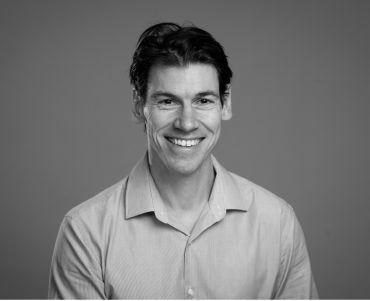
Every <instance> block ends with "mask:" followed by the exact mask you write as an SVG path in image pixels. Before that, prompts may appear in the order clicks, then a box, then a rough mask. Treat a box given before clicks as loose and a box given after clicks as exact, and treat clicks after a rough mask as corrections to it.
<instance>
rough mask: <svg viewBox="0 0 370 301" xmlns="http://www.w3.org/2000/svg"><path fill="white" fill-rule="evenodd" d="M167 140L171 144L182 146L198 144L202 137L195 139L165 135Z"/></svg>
mask: <svg viewBox="0 0 370 301" xmlns="http://www.w3.org/2000/svg"><path fill="white" fill-rule="evenodd" d="M166 139H167V140H168V141H170V142H171V143H172V144H175V145H178V146H182V147H192V146H195V145H198V144H199V143H200V142H201V141H202V140H203V139H204V138H196V139H180V138H173V137H166Z"/></svg>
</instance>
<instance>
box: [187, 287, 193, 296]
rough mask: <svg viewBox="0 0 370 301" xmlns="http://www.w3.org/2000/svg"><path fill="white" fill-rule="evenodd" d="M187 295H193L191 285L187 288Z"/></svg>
mask: <svg viewBox="0 0 370 301" xmlns="http://www.w3.org/2000/svg"><path fill="white" fill-rule="evenodd" d="M188 295H189V296H190V297H193V296H194V291H193V289H192V288H191V287H189V289H188Z"/></svg>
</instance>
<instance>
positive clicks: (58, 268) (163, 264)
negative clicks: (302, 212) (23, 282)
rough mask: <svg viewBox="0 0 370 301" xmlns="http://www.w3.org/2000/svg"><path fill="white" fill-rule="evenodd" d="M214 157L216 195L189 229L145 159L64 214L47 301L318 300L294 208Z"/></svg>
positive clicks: (214, 188)
mask: <svg viewBox="0 0 370 301" xmlns="http://www.w3.org/2000/svg"><path fill="white" fill-rule="evenodd" d="M212 162H213V167H214V170H215V173H216V177H215V181H214V184H213V188H212V192H211V196H210V199H209V201H208V204H207V206H205V207H204V208H203V211H202V213H201V215H200V217H199V219H198V221H197V222H196V224H195V226H194V228H193V230H192V231H191V233H190V232H189V231H188V229H187V228H186V227H184V226H183V225H182V224H181V223H179V222H178V221H177V220H176V219H175V218H173V217H172V216H171V215H170V214H167V212H166V210H165V206H164V204H163V200H162V199H161V197H160V195H159V192H158V190H157V188H156V186H155V184H154V181H153V179H152V177H151V175H150V172H149V168H148V163H147V157H146V156H144V157H143V159H142V160H141V161H139V163H138V164H137V165H136V166H135V168H134V169H133V170H132V171H131V173H130V174H129V176H128V177H126V178H124V179H123V180H122V181H120V182H119V183H117V184H115V185H113V186H112V187H110V188H108V189H106V190H104V191H103V192H101V193H99V194H98V195H96V196H95V197H93V198H91V199H90V200H88V201H86V202H84V203H82V204H80V205H79V206H77V207H75V208H73V209H72V210H71V211H70V212H69V213H67V215H66V216H65V217H64V219H63V222H62V224H61V227H60V230H59V233H58V237H57V241H56V244H55V249H54V254H53V258H52V264H51V273H50V281H49V298H64V299H80V298H87V299H116V298H118V299H193V298H196V299H219V298H221V299H271V298H284V299H301V298H303V299H310V298H315V299H316V298H318V295H317V290H316V286H315V283H314V280H313V276H312V272H311V265H310V259H309V255H308V252H307V248H306V243H305V239H304V235H303V232H302V229H301V227H300V225H299V223H298V220H297V218H296V216H295V214H294V212H293V210H292V208H291V206H290V205H288V204H287V203H286V202H285V201H284V200H282V199H280V198H279V197H277V196H275V195H274V194H272V193H270V192H268V191H267V190H265V189H263V188H261V187H259V186H257V185H256V184H253V183H251V182H250V181H248V180H246V179H244V178H242V177H239V176H237V175H235V174H233V173H231V172H229V171H227V170H225V169H224V168H223V167H222V166H221V165H220V164H219V163H218V162H217V160H216V159H215V158H214V157H212Z"/></svg>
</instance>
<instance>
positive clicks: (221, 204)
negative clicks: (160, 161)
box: [125, 155, 253, 219]
mask: <svg viewBox="0 0 370 301" xmlns="http://www.w3.org/2000/svg"><path fill="white" fill-rule="evenodd" d="M211 157H212V163H213V167H214V169H215V171H216V177H215V182H214V184H213V188H212V192H211V196H210V200H209V206H210V208H211V210H212V211H214V212H217V213H218V214H219V213H220V211H223V212H225V211H226V210H241V211H247V210H248V208H249V206H250V205H251V203H252V201H253V190H252V187H251V186H250V185H248V182H247V181H245V183H244V184H247V185H240V184H239V185H238V183H237V178H238V176H233V175H232V174H231V173H230V172H229V171H227V170H226V169H225V168H224V167H222V166H221V164H220V163H219V162H218V161H217V160H216V158H215V157H214V156H211ZM240 179H241V178H240ZM127 181H128V182H127V189H126V198H125V200H126V206H125V208H126V209H125V216H126V218H131V217H134V216H137V215H140V214H144V213H147V212H155V214H156V215H157V217H162V219H163V218H164V219H166V216H165V212H164V207H163V201H162V200H160V195H159V192H158V190H157V188H156V186H155V183H154V181H153V178H152V176H151V174H150V171H149V166H148V159H147V155H145V156H143V157H142V159H141V160H140V161H139V162H138V163H137V164H136V166H135V167H134V168H133V170H132V171H131V173H130V174H129V177H128V180H127ZM240 181H241V180H240Z"/></svg>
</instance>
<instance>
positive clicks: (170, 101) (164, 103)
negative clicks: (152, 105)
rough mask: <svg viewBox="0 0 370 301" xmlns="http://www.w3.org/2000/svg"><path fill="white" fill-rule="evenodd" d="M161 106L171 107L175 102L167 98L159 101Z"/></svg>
mask: <svg viewBox="0 0 370 301" xmlns="http://www.w3.org/2000/svg"><path fill="white" fill-rule="evenodd" d="M158 103H159V104H161V105H171V104H173V100H172V99H170V98H166V99H162V100H160V101H158Z"/></svg>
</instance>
